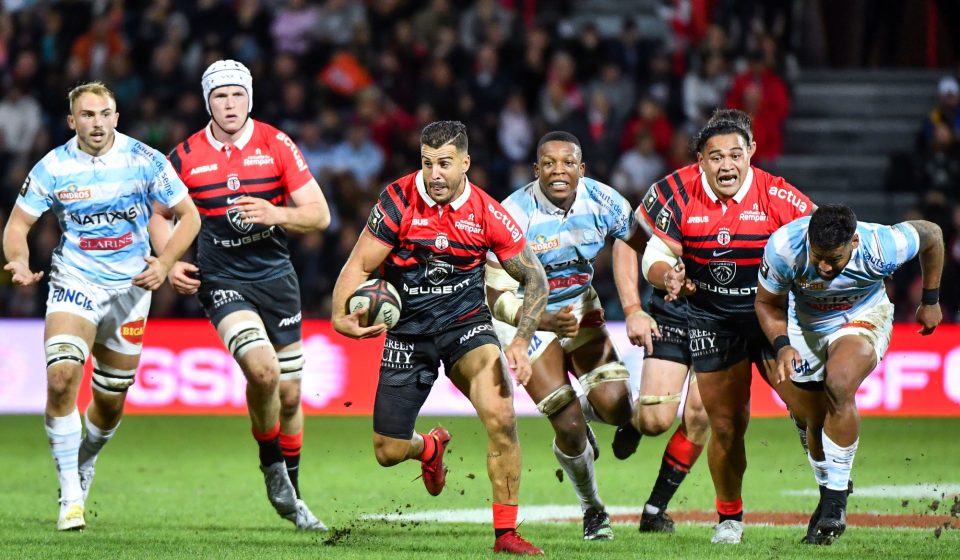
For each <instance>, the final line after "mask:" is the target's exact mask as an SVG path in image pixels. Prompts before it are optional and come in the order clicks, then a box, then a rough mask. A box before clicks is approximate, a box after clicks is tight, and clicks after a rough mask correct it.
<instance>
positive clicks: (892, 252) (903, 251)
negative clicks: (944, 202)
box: [860, 223, 920, 278]
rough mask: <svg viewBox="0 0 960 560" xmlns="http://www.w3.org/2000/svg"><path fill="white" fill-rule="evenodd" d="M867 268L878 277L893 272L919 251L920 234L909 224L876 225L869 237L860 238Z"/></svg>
mask: <svg viewBox="0 0 960 560" xmlns="http://www.w3.org/2000/svg"><path fill="white" fill-rule="evenodd" d="M860 242H861V244H863V250H864V261H865V262H866V266H867V269H868V270H870V271H871V272H872V273H874V274H876V275H877V276H878V277H880V278H885V277H887V276H890V275H891V274H893V273H894V272H895V271H896V270H897V269H898V268H900V267H901V266H902V265H903V264H904V263H906V262H907V261H909V260H910V259H912V258H914V257H916V256H917V254H918V253H919V252H920V234H918V233H917V230H915V229H914V228H913V226H911V225H910V224H907V223H899V224H896V225H892V226H882V225H878V226H877V227H876V229H875V230H874V231H873V234H872V235H871V236H870V238H869V239H861V241H860Z"/></svg>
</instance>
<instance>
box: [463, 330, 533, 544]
mask: <svg viewBox="0 0 960 560" xmlns="http://www.w3.org/2000/svg"><path fill="white" fill-rule="evenodd" d="M450 380H451V381H453V383H454V384H455V385H456V386H457V388H458V389H460V391H461V392H462V393H463V394H464V395H466V396H467V398H469V399H470V402H471V403H472V404H473V406H474V408H475V409H476V411H477V416H478V417H479V418H480V421H481V422H482V423H483V427H484V429H485V430H486V432H487V475H488V476H489V478H490V483H491V485H492V487H493V529H494V532H495V533H496V536H497V544H495V546H494V550H509V551H515V552H516V551H526V552H524V553H526V554H537V553H539V554H542V553H543V551H541V550H540V549H538V548H536V547H534V546H533V545H531V544H529V543H527V542H526V541H524V540H523V539H522V538H521V537H520V536H519V535H518V534H517V532H516V527H517V509H518V507H517V504H518V503H519V499H520V464H521V460H520V441H519V439H518V438H517V418H516V415H515V413H514V410H513V379H512V377H511V376H510V374H509V373H508V372H507V368H506V366H505V364H504V363H503V361H502V359H501V356H500V348H498V347H497V346H496V345H493V344H484V345H483V346H479V347H477V348H474V349H473V350H470V351H469V352H467V353H466V354H464V356H463V357H462V358H460V359H459V360H457V363H456V364H455V365H454V367H453V368H452V371H451V372H450Z"/></svg>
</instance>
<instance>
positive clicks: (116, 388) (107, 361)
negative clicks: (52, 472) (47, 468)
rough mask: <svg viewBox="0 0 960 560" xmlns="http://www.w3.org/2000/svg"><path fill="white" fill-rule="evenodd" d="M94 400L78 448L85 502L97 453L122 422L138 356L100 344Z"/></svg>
mask: <svg viewBox="0 0 960 560" xmlns="http://www.w3.org/2000/svg"><path fill="white" fill-rule="evenodd" d="M93 357H94V372H93V375H94V376H93V382H92V386H93V391H92V395H93V399H92V400H91V402H90V405H89V406H88V407H87V410H86V412H85V413H84V416H85V417H86V428H87V431H86V434H85V435H84V437H83V442H82V443H81V444H80V452H79V454H78V471H79V474H80V487H81V488H82V489H83V498H84V501H86V499H87V496H88V495H89V493H90V487H91V486H92V485H93V476H94V467H95V466H96V463H97V458H98V457H99V455H100V451H101V450H102V449H103V447H104V446H105V445H106V444H107V442H109V441H110V439H111V438H112V437H113V436H114V434H115V433H116V432H117V428H118V427H119V425H120V420H121V418H123V405H124V402H125V401H126V397H127V387H129V385H132V384H133V378H134V375H135V374H136V371H137V365H138V364H139V363H140V354H121V353H120V352H116V351H114V350H111V349H109V348H107V347H105V346H102V345H100V344H95V345H94V346H93Z"/></svg>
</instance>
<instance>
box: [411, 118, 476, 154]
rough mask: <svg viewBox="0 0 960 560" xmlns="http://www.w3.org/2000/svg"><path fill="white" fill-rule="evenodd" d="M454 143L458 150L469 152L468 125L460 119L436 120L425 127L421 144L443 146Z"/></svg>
mask: <svg viewBox="0 0 960 560" xmlns="http://www.w3.org/2000/svg"><path fill="white" fill-rule="evenodd" d="M447 144H453V145H454V147H455V148H457V152H459V153H461V154H465V153H467V125H465V124H463V123H462V122H460V121H436V122H432V123H430V124H428V125H427V126H425V127H423V130H422V131H421V132H420V145H421V146H430V147H431V148H442V147H443V146H446V145H447Z"/></svg>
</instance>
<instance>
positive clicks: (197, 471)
mask: <svg viewBox="0 0 960 560" xmlns="http://www.w3.org/2000/svg"><path fill="white" fill-rule="evenodd" d="M442 422H443V423H444V425H446V426H447V427H448V428H449V429H450V431H451V433H452V434H453V440H452V442H451V446H450V448H449V451H448V454H447V459H446V461H447V463H448V465H449V466H450V473H449V474H448V477H447V488H446V489H445V490H444V492H443V494H442V495H441V496H439V497H436V498H433V497H431V496H429V495H427V493H426V491H425V490H424V489H423V485H422V483H421V482H420V481H419V480H416V477H417V476H418V475H419V474H420V469H419V465H418V464H417V463H414V462H411V463H405V464H402V465H398V466H397V467H393V468H390V469H384V468H381V467H380V466H378V465H377V464H376V461H375V459H374V457H373V452H372V450H371V445H370V430H371V421H370V419H369V418H366V417H358V418H350V417H347V418H308V419H307V430H306V436H305V438H304V455H303V462H302V466H301V475H300V477H301V488H302V490H303V494H304V499H305V500H306V501H307V502H308V503H309V504H310V506H311V508H312V509H313V511H314V513H316V514H317V516H318V517H320V518H321V519H322V520H324V522H326V523H327V525H328V526H330V527H331V531H330V532H329V533H323V534H309V533H297V532H296V531H294V530H293V526H292V525H291V524H289V523H288V522H286V521H283V520H281V519H280V518H279V517H277V516H276V514H274V513H273V510H272V508H271V507H270V505H269V503H268V502H267V500H266V495H265V491H264V488H263V482H262V477H261V474H260V471H259V470H258V469H257V450H256V445H255V443H254V442H253V439H252V438H251V437H250V432H249V423H248V421H247V419H246V418H242V417H157V416H130V417H128V418H126V419H124V421H123V424H122V425H121V427H120V430H119V431H118V433H117V436H116V437H115V438H114V440H113V441H111V442H110V444H109V445H108V446H107V447H106V449H105V451H104V453H103V454H102V456H101V458H100V461H99V462H98V464H97V475H96V479H95V481H94V485H93V489H92V492H91V494H90V498H89V500H88V502H87V530H86V531H84V532H82V533H70V534H59V533H57V531H56V529H55V525H56V516H57V502H56V500H57V482H56V474H55V472H54V468H53V464H52V459H51V457H50V452H49V449H48V447H47V444H46V441H45V434H44V431H43V421H42V419H41V418H39V417H37V416H3V417H0V442H2V444H3V445H2V449H3V452H2V453H0V473H2V475H0V491H2V496H3V502H2V503H3V505H2V506H0V558H4V559H6V558H10V559H19V558H51V559H56V560H62V559H69V560H74V559H77V560H79V559H84V558H97V559H102V558H110V559H120V558H124V559H125V558H218V559H219V558H244V559H246V558H267V557H270V558H279V559H283V560H292V559H296V558H311V559H313V558H338V559H339V558H343V559H353V558H391V559H396V558H476V557H491V556H492V554H491V552H490V548H491V546H492V544H493V538H492V529H491V527H490V515H489V504H490V487H489V483H488V481H487V477H486V470H485V466H484V465H485V448H486V443H485V440H484V438H483V435H482V429H481V426H480V424H479V421H478V420H476V419H474V418H448V419H442ZM436 423H438V419H431V418H424V419H421V422H420V423H419V424H418V429H420V430H422V431H426V430H428V429H429V428H430V427H431V426H433V425H435V424H436ZM595 430H596V432H597V436H598V439H599V440H600V444H601V457H600V460H599V462H598V464H597V468H598V478H599V484H600V491H601V495H602V496H603V497H604V499H605V500H606V502H607V504H608V505H609V506H611V509H613V508H614V507H617V511H633V512H635V513H639V511H640V508H641V506H642V504H643V503H644V501H645V500H646V498H647V496H648V495H649V492H650V489H651V487H652V485H653V481H654V479H655V478H656V474H657V471H658V469H659V465H660V457H661V454H662V452H663V448H664V446H665V445H666V441H667V440H666V438H665V437H660V438H644V440H643V441H642V442H641V444H640V449H639V451H638V453H637V454H636V455H635V456H633V457H631V458H630V459H629V460H627V461H618V460H616V459H615V458H614V457H613V454H612V452H611V451H610V441H611V438H612V436H613V430H612V429H610V428H608V427H605V426H599V427H595ZM958 432H960V419H878V418H866V419H864V421H863V430H862V437H861V443H860V449H859V452H858V454H857V458H856V464H855V468H854V479H855V481H856V486H857V489H858V492H855V493H854V495H853V496H851V499H850V506H849V512H850V513H851V514H853V513H870V514H884V515H892V514H897V515H906V516H910V517H909V519H910V523H912V524H914V525H917V526H919V528H902V529H878V528H871V527H853V528H850V529H848V530H847V533H846V534H845V535H844V536H843V537H842V538H841V539H840V540H839V541H838V542H837V543H835V544H834V545H833V546H831V547H809V546H803V545H800V544H797V542H798V540H799V539H800V537H801V536H802V534H803V531H804V528H803V527H800V526H759V525H748V526H747V528H746V531H745V534H744V536H745V542H744V543H743V544H742V545H741V546H738V547H717V546H714V545H711V544H710V543H709V539H710V536H711V535H712V527H711V526H710V525H709V524H694V523H683V524H678V527H677V534H676V535H673V536H668V535H641V534H640V533H638V532H637V530H636V525H635V523H633V522H629V523H626V522H624V523H615V524H614V531H615V532H616V539H615V540H614V541H612V542H598V543H596V542H595V543H585V542H583V541H582V540H581V528H580V524H579V521H576V520H570V519H569V513H564V512H566V511H567V509H566V508H568V507H569V506H576V498H575V496H574V494H573V490H572V488H571V487H570V485H569V482H568V481H566V480H564V481H563V482H560V481H558V478H557V476H556V471H557V469H558V468H559V467H558V465H557V464H556V460H555V459H554V457H553V453H552V451H551V449H550V441H551V438H552V434H551V431H550V428H549V425H548V424H547V422H546V421H545V420H543V419H541V418H523V419H521V420H520V437H521V443H522V445H523V449H524V455H523V457H524V466H523V479H522V486H521V518H523V517H524V513H523V511H524V510H523V506H534V505H554V504H555V505H557V506H558V507H557V508H556V511H557V515H556V517H555V520H553V521H542V520H536V519H534V520H531V519H527V520H526V521H525V522H524V523H523V524H522V527H521V528H520V531H521V533H522V534H523V535H524V536H525V537H526V538H528V539H529V540H530V541H531V542H533V543H535V544H537V545H538V546H541V547H542V548H544V550H545V551H546V553H547V556H549V557H562V558H564V559H568V558H591V559H594V558H637V557H648V558H657V559H663V558H690V557H698V558H701V559H702V558H738V559H740V558H813V557H824V558H850V557H857V558H957V557H958V554H960V553H958V552H957V551H958V550H960V530H958V529H957V528H960V505H958V503H956V502H955V501H954V500H955V496H956V495H957V494H960V443H958V440H957V439H956V434H957V433H958ZM747 444H748V458H749V461H750V466H749V468H748V470H747V475H746V481H745V488H744V504H745V507H746V509H747V511H748V512H797V513H802V514H803V515H804V516H807V515H808V514H809V512H810V511H811V510H812V509H813V507H814V505H815V503H816V497H814V495H813V494H812V493H810V492H809V491H810V490H813V489H814V483H813V475H812V474H811V473H810V467H809V465H808V464H807V461H806V459H805V457H804V456H803V454H802V453H801V451H800V446H799V443H798V442H797V437H796V435H795V432H794V429H793V427H792V424H791V423H790V422H789V420H787V419H782V418H779V419H758V420H754V421H753V422H752V423H751V427H750V430H749V432H748V434H747ZM559 506H563V508H561V507H559ZM469 508H479V509H481V511H484V510H485V511H486V512H487V514H486V516H485V517H483V516H481V517H483V519H482V522H481V523H465V522H458V523H446V522H438V521H422V520H420V521H418V520H415V519H411V518H410V516H411V515H412V514H417V515H419V516H425V515H427V516H429V514H430V512H435V511H439V510H451V511H453V513H457V512H458V511H459V510H463V509H469ZM620 508H626V509H625V510H624V509H620ZM951 508H953V509H954V510H955V516H951ZM712 509H713V488H712V484H711V482H710V478H709V472H708V470H707V465H706V456H705V455H704V456H703V457H702V459H701V460H700V462H699V463H698V464H697V466H696V467H695V468H694V470H693V472H692V473H691V474H690V475H689V476H688V477H687V480H686V482H685V483H684V485H683V486H682V487H681V488H680V491H679V492H678V494H677V496H676V498H675V499H674V501H673V503H672V504H671V507H670V511H671V512H678V514H679V513H680V512H684V511H711V510H712ZM531 511H532V510H531ZM397 513H400V514H403V515H401V516H400V517H401V519H400V520H397V521H387V520H384V519H382V517H385V516H390V514H397ZM447 513H448V514H449V513H450V512H449V511H448V512H447ZM377 516H380V517H381V518H378V517H377ZM537 519H540V518H539V517H538V518H537ZM565 519H566V521H565ZM621 519H622V518H621ZM944 520H946V523H948V524H949V525H948V527H947V528H944V527H943V524H944ZM937 529H939V530H937Z"/></svg>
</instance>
